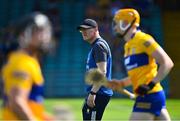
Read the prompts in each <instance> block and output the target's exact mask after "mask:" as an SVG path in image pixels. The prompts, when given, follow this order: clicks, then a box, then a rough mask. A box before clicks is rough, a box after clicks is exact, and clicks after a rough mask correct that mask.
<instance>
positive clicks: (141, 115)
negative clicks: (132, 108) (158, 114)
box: [129, 112, 155, 121]
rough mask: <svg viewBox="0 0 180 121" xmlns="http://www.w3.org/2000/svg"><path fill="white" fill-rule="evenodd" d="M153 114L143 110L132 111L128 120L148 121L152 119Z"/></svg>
mask: <svg viewBox="0 0 180 121" xmlns="http://www.w3.org/2000/svg"><path fill="white" fill-rule="evenodd" d="M154 118H155V116H154V115H153V114H151V113H145V112H132V114H131V116H130V119H129V120H130V121H135V120H148V121H153V120H154Z"/></svg>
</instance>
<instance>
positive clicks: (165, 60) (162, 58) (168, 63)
mask: <svg viewBox="0 0 180 121" xmlns="http://www.w3.org/2000/svg"><path fill="white" fill-rule="evenodd" d="M152 57H154V58H155V60H156V62H157V63H158V64H159V69H158V73H157V75H156V76H155V78H154V79H153V80H152V82H154V83H158V82H160V81H161V80H163V79H164V78H165V77H166V76H167V75H168V73H169V72H170V70H171V69H172V67H173V66H174V63H173V61H172V60H171V58H170V57H169V56H168V55H167V53H166V52H165V51H164V50H163V49H162V48H161V47H158V48H157V49H156V51H154V52H153V53H152Z"/></svg>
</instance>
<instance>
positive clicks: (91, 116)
mask: <svg viewBox="0 0 180 121" xmlns="http://www.w3.org/2000/svg"><path fill="white" fill-rule="evenodd" d="M77 29H78V30H79V31H80V32H81V33H82V37H83V39H84V40H85V41H87V42H88V43H90V44H91V49H90V51H89V54H88V58H87V64H86V70H87V71H88V70H89V69H92V68H98V69H100V71H101V72H102V73H103V74H104V76H106V77H107V79H108V80H111V67H112V57H111V51H110V48H109V45H108V44H107V42H106V41H105V40H104V39H102V38H101V37H100V35H99V31H98V25H97V23H96V21H94V20H92V19H85V20H84V21H83V23H82V24H81V25H79V26H78V27H77ZM86 91H87V97H86V99H85V103H84V106H83V108H82V114H83V120H94V121H95V120H101V119H102V116H103V113H104V110H105V108H106V106H107V104H108V102H109V100H110V97H111V96H112V95H113V91H112V90H111V89H109V88H106V87H104V86H101V87H98V86H96V85H91V86H90V85H87V88H86Z"/></svg>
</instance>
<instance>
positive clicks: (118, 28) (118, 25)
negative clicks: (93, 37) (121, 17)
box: [112, 21, 130, 35]
mask: <svg viewBox="0 0 180 121" xmlns="http://www.w3.org/2000/svg"><path fill="white" fill-rule="evenodd" d="M129 25H130V24H129V23H128V22H127V21H119V22H116V21H114V22H113V25H112V28H113V31H114V32H115V34H116V35H123V34H124V32H125V31H126V30H127V28H128V27H129Z"/></svg>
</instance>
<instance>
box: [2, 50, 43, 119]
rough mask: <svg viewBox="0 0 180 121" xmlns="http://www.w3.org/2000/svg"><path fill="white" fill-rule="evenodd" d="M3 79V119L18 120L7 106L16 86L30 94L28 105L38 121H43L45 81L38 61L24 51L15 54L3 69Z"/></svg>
mask: <svg viewBox="0 0 180 121" xmlns="http://www.w3.org/2000/svg"><path fill="white" fill-rule="evenodd" d="M2 78H3V85H4V99H3V110H2V114H3V119H4V120H18V118H17V116H16V115H15V114H14V113H13V111H11V109H9V108H8V106H7V103H8V100H9V99H8V97H9V96H8V95H9V94H10V93H11V89H12V88H13V87H15V86H16V87H18V88H21V89H24V90H28V91H29V92H30V94H29V100H28V105H29V107H30V109H31V110H32V112H33V114H34V115H35V116H36V117H37V118H38V119H42V117H43V112H44V109H43V106H42V102H43V82H44V79H43V76H42V72H41V69H40V65H39V62H38V60H37V59H36V58H33V57H31V56H29V55H28V54H27V53H25V52H22V51H16V52H13V53H12V54H10V56H9V59H8V61H7V63H6V65H5V66H4V67H3V69H2Z"/></svg>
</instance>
